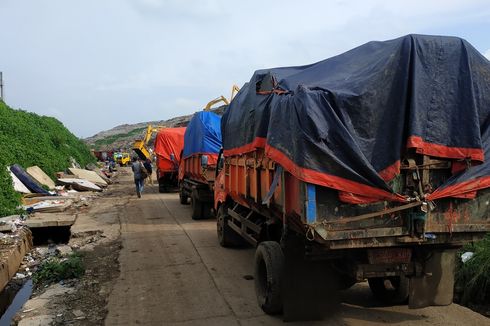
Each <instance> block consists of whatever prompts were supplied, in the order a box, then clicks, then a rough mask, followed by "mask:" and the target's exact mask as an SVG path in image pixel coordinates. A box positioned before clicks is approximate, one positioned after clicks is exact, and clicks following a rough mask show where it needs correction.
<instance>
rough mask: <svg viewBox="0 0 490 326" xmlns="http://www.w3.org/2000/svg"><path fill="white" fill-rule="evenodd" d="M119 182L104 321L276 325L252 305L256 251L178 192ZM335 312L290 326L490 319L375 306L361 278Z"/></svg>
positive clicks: (459, 311) (458, 310) (455, 311)
mask: <svg viewBox="0 0 490 326" xmlns="http://www.w3.org/2000/svg"><path fill="white" fill-rule="evenodd" d="M121 186H124V188H125V189H126V191H125V192H124V193H125V196H128V197H129V198H130V199H129V201H128V202H127V204H126V209H125V213H124V214H123V216H122V217H121V221H120V223H121V241H122V245H123V248H122V249H121V252H120V256H119V263H120V271H121V272H120V276H119V278H118V279H117V280H116V283H115V284H114V288H113V291H112V292H111V294H110V296H109V301H108V315H107V318H106V325H213V326H219V325H243V326H245V325H281V324H283V322H282V319H281V316H267V315H265V314H264V313H263V312H262V310H261V309H260V308H259V307H258V306H257V303H256V298H255V292H254V283H253V282H254V281H253V280H250V277H248V276H250V275H253V257H254V249H252V248H246V249H225V248H222V247H220V245H219V244H218V241H217V237H216V222H215V220H214V219H211V220H204V221H193V220H192V219H191V217H190V216H191V209H190V207H189V206H183V205H181V204H180V203H179V198H178V194H176V193H167V194H159V193H158V192H157V188H158V187H157V186H153V187H151V186H147V187H146V189H145V192H144V193H143V196H142V198H141V199H138V198H137V197H136V195H135V194H134V193H133V192H134V191H133V184H132V182H131V175H130V174H129V175H125V176H122V179H121ZM342 297H343V302H342V304H341V306H340V307H339V311H338V312H337V314H336V315H334V316H332V317H330V318H328V319H325V320H323V321H320V322H311V323H305V322H302V323H288V324H289V325H353V326H354V325H363V326H364V325H378V324H396V325H421V324H425V325H458V326H461V325H490V319H488V318H486V317H484V316H482V315H479V314H477V313H475V312H473V311H471V310H469V309H467V308H464V307H461V306H459V305H456V304H453V305H451V306H447V307H429V308H425V309H420V310H410V309H408V308H407V307H406V306H395V307H383V306H379V305H378V306H377V305H376V304H375V302H374V300H373V298H372V296H371V293H370V290H369V288H368V287H367V285H366V284H358V285H356V286H354V287H353V288H352V289H350V290H348V291H345V293H343V294H342Z"/></svg>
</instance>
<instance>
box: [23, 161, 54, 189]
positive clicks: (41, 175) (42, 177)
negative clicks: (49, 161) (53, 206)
mask: <svg viewBox="0 0 490 326" xmlns="http://www.w3.org/2000/svg"><path fill="white" fill-rule="evenodd" d="M26 172H27V173H28V174H29V175H30V176H31V177H33V178H34V179H35V180H36V181H37V182H39V183H40V184H42V185H46V186H48V188H49V189H51V190H53V189H54V187H55V186H56V185H55V184H54V181H53V180H52V179H51V178H50V177H49V176H48V175H47V174H46V173H45V172H44V171H43V170H41V168H40V167H39V166H36V165H34V166H31V167H28V168H27V170H26Z"/></svg>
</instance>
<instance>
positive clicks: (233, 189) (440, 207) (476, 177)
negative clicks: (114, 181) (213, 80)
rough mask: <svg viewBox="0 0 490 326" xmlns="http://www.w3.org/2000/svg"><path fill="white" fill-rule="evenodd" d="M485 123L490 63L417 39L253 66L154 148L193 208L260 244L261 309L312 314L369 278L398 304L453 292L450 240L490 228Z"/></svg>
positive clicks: (462, 44) (425, 302)
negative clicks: (218, 104) (223, 96)
mask: <svg viewBox="0 0 490 326" xmlns="http://www.w3.org/2000/svg"><path fill="white" fill-rule="evenodd" d="M488 121H490V63H489V62H488V60H487V59H485V58H484V57H483V56H482V55H481V54H480V53H478V51H476V50H475V49H474V48H473V47H472V46H471V45H470V44H468V43H467V42H466V41H464V40H461V39H459V38H454V37H442V36H421V35H408V36H405V37H402V38H399V39H395V40H391V41H386V42H370V43H367V44H365V45H362V46H360V47H358V48H355V49H353V50H351V51H348V52H346V53H344V54H341V55H339V56H336V57H334V58H330V59H326V60H324V61H320V62H318V63H315V64H312V65H308V66H301V67H286V68H276V69H265V70H259V71H257V72H255V74H254V75H253V77H252V79H251V80H250V82H249V83H247V84H245V85H244V86H243V87H242V88H241V90H240V91H239V92H238V93H237V94H236V96H235V97H234V98H233V100H232V101H231V103H229V105H228V106H227V108H226V110H225V112H224V114H223V116H222V117H221V116H219V115H217V114H215V113H213V112H208V111H202V112H198V113H196V114H195V115H194V116H193V118H192V120H191V121H190V123H189V125H188V126H187V128H186V129H185V128H179V129H172V128H164V129H161V130H159V132H158V136H157V140H156V143H155V152H156V153H157V157H160V160H163V161H165V162H166V163H168V164H167V165H165V164H162V165H161V171H162V172H160V177H159V178H162V173H163V175H165V173H167V174H168V176H163V179H162V182H167V183H168V186H169V187H170V186H172V185H174V186H175V185H178V187H179V194H180V202H181V204H184V205H186V204H189V201H190V204H191V206H192V218H193V219H201V218H210V217H212V216H215V217H216V220H217V235H218V240H219V243H220V244H221V245H222V246H224V247H239V246H243V245H244V244H249V245H252V246H255V247H256V254H255V275H254V280H255V289H256V294H257V301H258V304H259V305H260V307H261V308H262V309H263V310H264V311H265V312H266V313H269V314H278V313H282V314H283V316H284V319H285V320H297V319H301V320H306V319H317V318H322V317H323V316H324V315H325V314H327V313H328V311H329V310H328V308H329V307H332V303H335V301H336V298H337V297H336V295H335V293H336V291H338V290H342V289H346V288H349V287H350V286H352V285H353V284H355V283H357V282H362V281H365V280H367V281H368V283H369V287H370V289H371V290H372V293H373V295H374V296H375V297H376V298H378V299H380V300H382V301H385V302H387V303H390V304H406V303H408V305H409V307H411V308H421V307H426V306H430V305H449V304H451V303H452V300H453V288H454V268H455V264H456V251H457V250H458V249H459V248H461V247H462V245H464V244H465V243H468V242H472V241H476V240H479V239H481V238H482V237H483V236H484V235H485V234H486V232H488V231H489V230H490V216H489V205H490V204H489V203H490V163H489V160H488V155H490V124H489V123H488ZM177 134H178V137H180V140H175V139H176V137H175V135H177ZM158 166H159V169H160V163H159V165H158ZM169 168H171V169H169Z"/></svg>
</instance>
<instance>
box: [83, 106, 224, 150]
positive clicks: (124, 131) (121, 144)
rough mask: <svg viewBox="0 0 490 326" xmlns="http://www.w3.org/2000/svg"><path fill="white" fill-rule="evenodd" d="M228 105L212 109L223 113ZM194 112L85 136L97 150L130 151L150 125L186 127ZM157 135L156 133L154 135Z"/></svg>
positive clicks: (89, 144)
mask: <svg viewBox="0 0 490 326" xmlns="http://www.w3.org/2000/svg"><path fill="white" fill-rule="evenodd" d="M225 108H226V106H225V105H223V106H220V107H217V108H215V109H212V111H213V112H215V113H217V114H219V115H221V114H223V112H224V110H225ZM192 116H193V114H190V115H184V116H179V117H175V118H172V119H169V120H160V121H148V122H140V123H136V124H124V125H119V126H117V127H114V128H112V129H109V130H105V131H101V132H99V133H97V134H95V135H93V136H92V137H88V138H85V139H84V141H85V143H86V144H87V145H88V146H89V147H90V148H92V149H95V150H102V151H103V150H112V149H123V150H126V151H129V150H130V149H131V148H132V146H133V143H134V141H135V140H136V139H141V138H142V137H143V136H144V134H145V131H146V128H147V127H148V125H152V126H164V127H168V128H174V127H185V126H187V124H188V123H189V121H190V120H191V118H192ZM153 137H155V135H153ZM150 143H151V142H150Z"/></svg>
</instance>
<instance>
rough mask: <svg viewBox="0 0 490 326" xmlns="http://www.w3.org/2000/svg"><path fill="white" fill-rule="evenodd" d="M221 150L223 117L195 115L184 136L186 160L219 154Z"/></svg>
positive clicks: (214, 114)
mask: <svg viewBox="0 0 490 326" xmlns="http://www.w3.org/2000/svg"><path fill="white" fill-rule="evenodd" d="M220 149H221V117H220V116H219V115H217V114H216V113H213V112H206V111H201V112H197V113H196V114H194V116H193V117H192V119H191V121H190V122H189V124H188V125H187V130H186V131H185V136H184V158H186V157H188V156H191V155H193V154H218V153H219V151H220Z"/></svg>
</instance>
